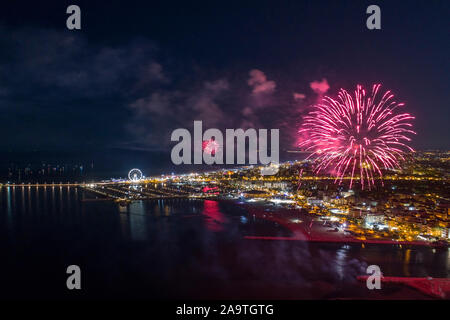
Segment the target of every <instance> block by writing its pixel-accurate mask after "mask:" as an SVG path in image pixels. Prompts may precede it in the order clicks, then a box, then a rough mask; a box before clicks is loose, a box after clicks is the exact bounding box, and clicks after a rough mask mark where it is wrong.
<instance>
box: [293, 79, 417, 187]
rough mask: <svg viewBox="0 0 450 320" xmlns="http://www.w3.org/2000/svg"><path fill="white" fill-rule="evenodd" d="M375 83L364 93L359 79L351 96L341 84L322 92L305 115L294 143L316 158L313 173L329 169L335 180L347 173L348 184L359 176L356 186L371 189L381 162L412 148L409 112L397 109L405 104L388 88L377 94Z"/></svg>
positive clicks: (389, 164)
mask: <svg viewBox="0 0 450 320" xmlns="http://www.w3.org/2000/svg"><path fill="white" fill-rule="evenodd" d="M380 87H381V85H379V84H377V85H374V86H373V87H372V92H371V93H370V94H368V93H366V91H365V89H364V88H363V87H362V86H361V85H358V86H357V87H356V90H355V93H354V95H353V96H352V95H350V94H349V93H348V92H347V91H346V90H344V89H341V90H340V91H339V94H338V98H337V99H333V98H330V97H324V98H323V100H322V101H321V102H320V103H319V104H317V105H315V106H314V107H313V110H312V111H311V112H310V113H309V114H308V115H307V116H306V117H305V118H304V122H303V124H302V126H301V128H300V130H299V133H300V135H301V137H302V138H301V141H300V143H299V146H300V148H303V149H304V150H306V151H310V152H311V155H310V156H309V157H308V158H311V157H314V158H315V161H314V171H315V173H318V172H320V171H324V170H327V169H328V170H332V172H333V173H334V175H335V176H336V180H335V183H336V182H339V184H341V183H342V180H343V179H344V178H345V177H346V176H347V177H350V188H351V187H352V184H353V180H354V179H356V178H359V180H360V181H361V188H362V189H364V188H365V186H368V188H369V189H370V187H371V186H372V185H374V184H375V182H374V176H378V177H380V178H382V177H383V175H382V169H383V168H387V169H393V168H398V167H399V161H400V160H401V159H404V154H405V152H407V151H411V152H413V151H414V150H413V149H412V148H411V147H410V146H409V145H408V143H409V142H410V141H411V139H410V138H409V135H412V134H415V132H414V131H412V130H411V129H410V128H411V127H412V124H411V123H410V121H411V120H412V119H414V117H413V116H411V115H410V114H408V113H401V112H399V109H401V107H403V106H404V104H403V103H397V102H396V101H394V95H393V94H392V93H391V92H390V91H387V92H385V93H384V94H381V93H380V92H379V91H380Z"/></svg>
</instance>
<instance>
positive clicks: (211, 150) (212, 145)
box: [202, 139, 220, 156]
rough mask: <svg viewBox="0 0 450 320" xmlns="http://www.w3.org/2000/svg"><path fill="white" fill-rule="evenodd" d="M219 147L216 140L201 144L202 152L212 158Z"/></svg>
mask: <svg viewBox="0 0 450 320" xmlns="http://www.w3.org/2000/svg"><path fill="white" fill-rule="evenodd" d="M219 148H220V145H219V143H218V142H217V141H216V140H213V139H211V140H205V141H203V143H202V149H203V152H205V153H207V154H210V155H211V156H214V155H215V154H216V152H217V151H218V150H219Z"/></svg>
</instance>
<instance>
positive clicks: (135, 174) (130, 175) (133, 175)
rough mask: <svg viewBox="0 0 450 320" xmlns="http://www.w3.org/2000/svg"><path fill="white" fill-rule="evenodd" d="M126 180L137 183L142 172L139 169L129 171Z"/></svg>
mask: <svg viewBox="0 0 450 320" xmlns="http://www.w3.org/2000/svg"><path fill="white" fill-rule="evenodd" d="M128 179H130V180H131V181H139V180H141V179H142V171H141V170H139V169H131V170H130V172H128Z"/></svg>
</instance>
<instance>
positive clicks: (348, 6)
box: [0, 0, 450, 161]
mask: <svg viewBox="0 0 450 320" xmlns="http://www.w3.org/2000/svg"><path fill="white" fill-rule="evenodd" d="M70 4H77V5H79V6H80V8H81V17H82V18H81V28H82V29H81V30H74V31H71V30H68V29H67V28H66V19H67V17H68V14H66V8H67V6H68V5H70ZM370 4H377V5H379V6H380V8H381V24H382V29H381V30H373V31H371V30H368V29H367V28H366V19H367V17H368V15H367V14H366V13H365V12H366V8H367V6H368V5H370ZM449 9H450V2H449V1H438V0H433V1H379V0H376V1H359V0H351V1H334V0H333V1H323V0H315V1H300V0H298V1H289V2H287V1H286V2H285V1H281V2H278V1H267V2H266V1H256V2H247V1H237V2H233V3H230V2H228V1H207V2H206V1H205V2H197V1H182V2H172V1H159V2H154V1H139V2H137V1H136V2H134V1H130V0H128V1H102V2H100V1H54V2H51V1H33V2H30V1H8V3H6V2H5V1H4V2H3V3H2V4H1V7H0V46H1V48H2V50H1V52H0V110H1V112H2V116H1V117H0V121H1V122H0V130H1V133H2V137H3V139H1V141H0V149H1V150H2V151H8V152H22V151H46V150H50V151H58V150H61V151H64V150H81V151H83V150H91V149H95V150H108V149H120V150H150V151H160V150H170V148H171V145H173V143H171V142H170V134H171V132H172V131H173V130H174V129H176V128H183V127H184V128H188V129H190V128H192V125H193V120H203V123H204V128H205V129H206V128H210V127H216V128H220V129H225V128H241V127H242V128H248V127H255V128H268V129H270V128H280V134H281V136H282V141H281V142H282V144H281V148H282V149H283V150H293V149H295V134H296V131H297V128H298V126H299V124H300V123H301V116H302V114H304V113H305V112H306V111H307V110H308V108H309V107H310V106H311V105H312V104H314V102H316V101H317V99H318V97H319V96H320V95H321V94H322V93H325V92H326V94H329V95H335V94H336V93H337V91H338V90H339V89H340V88H345V89H348V90H352V91H353V89H354V88H355V86H356V84H363V85H365V86H371V85H372V84H373V83H381V84H382V85H383V88H384V89H391V90H392V91H393V92H394V93H395V95H396V97H397V98H398V99H399V100H401V101H403V102H405V103H406V105H407V107H406V108H407V110H408V111H409V112H410V113H412V114H413V115H415V116H416V120H415V122H414V126H415V130H416V131H417V133H418V134H417V136H416V137H415V138H414V141H413V143H412V145H413V146H414V147H416V148H419V149H425V148H442V149H447V148H448V147H449V143H450V135H449V127H450V126H449V115H450V111H449V110H450V105H449V102H450V101H449V92H450V85H449V74H450V69H449V57H450V45H449V39H450V37H449V30H450V28H449V27H450V23H449V21H450V19H449V13H450V10H449ZM328 87H329V88H328ZM321 90H322V91H321ZM167 161H170V159H167Z"/></svg>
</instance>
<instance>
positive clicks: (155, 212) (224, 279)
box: [0, 186, 450, 298]
mask: <svg viewBox="0 0 450 320" xmlns="http://www.w3.org/2000/svg"><path fill="white" fill-rule="evenodd" d="M83 199H84V200H86V201H82V200H83ZM0 228H1V230H0V231H1V233H0V236H1V237H2V238H1V239H2V240H4V241H3V243H4V247H5V248H4V249H5V251H6V252H9V253H8V254H9V256H7V258H9V259H10V260H11V262H10V263H11V266H9V268H11V269H7V268H8V266H6V267H5V266H0V271H1V272H2V273H3V274H11V272H15V270H18V267H17V266H21V265H27V264H28V265H29V264H31V266H33V265H35V264H36V263H37V261H40V259H41V258H40V257H41V256H45V257H46V260H45V261H49V262H46V263H48V266H46V268H47V267H50V268H53V266H55V268H56V266H58V265H60V264H61V265H66V264H72V263H74V262H73V260H77V261H81V262H83V263H84V264H85V265H86V266H91V265H93V267H92V268H93V269H99V270H100V271H98V272H100V273H101V274H102V272H105V271H104V270H105V268H108V266H109V265H115V266H120V267H115V268H122V269H120V270H121V271H120V272H119V271H117V270H116V271H114V272H119V274H115V273H113V271H110V272H111V273H108V274H107V276H106V275H105V280H104V281H105V283H109V282H108V281H111V277H114V276H115V277H118V278H119V279H120V276H122V277H123V275H125V274H127V275H128V274H134V275H133V277H134V276H135V277H136V279H135V280H136V283H140V282H141V281H142V282H143V283H147V284H149V285H150V284H151V286H155V288H159V289H161V288H162V287H165V286H167V285H170V286H171V287H174V288H176V289H173V290H174V292H180V294H181V293H182V292H184V293H185V294H186V295H190V294H192V292H191V291H189V290H194V289H188V287H189V288H191V287H194V288H195V286H196V285H199V284H200V285H199V289H198V290H200V288H202V285H204V286H206V287H208V288H209V286H211V285H212V283H215V284H216V285H217V286H222V287H227V288H228V290H230V291H224V292H229V293H230V292H231V293H230V294H234V292H235V291H240V292H241V293H242V294H244V293H245V292H246V291H245V290H241V289H237V288H241V287H242V286H244V287H245V286H247V287H250V288H252V286H253V285H254V284H258V286H260V285H263V284H264V285H265V284H267V287H268V288H269V287H270V288H272V287H276V286H278V285H280V284H283V286H284V285H286V286H289V285H290V286H292V288H294V289H289V290H287V292H284V291H283V293H282V294H281V293H279V294H280V297H288V298H291V295H293V296H292V297H294V298H295V297H298V295H300V297H303V296H302V295H305V297H307V298H310V297H312V298H317V297H316V296H308V295H307V293H305V291H304V290H303V291H302V292H303V293H297V292H296V293H292V290H297V289H295V288H305V287H306V288H310V287H311V286H316V284H315V283H316V282H317V281H319V279H326V281H330V282H331V283H333V285H338V286H341V285H342V284H344V285H345V284H352V283H353V282H354V279H355V277H356V276H358V275H361V274H363V273H364V271H365V270H366V267H367V266H368V265H371V264H376V265H379V266H380V267H381V270H382V272H383V274H385V275H393V276H414V277H424V276H433V277H449V273H450V270H449V269H450V251H449V250H438V251H436V252H432V250H430V249H427V248H403V249H400V248H393V247H390V246H369V245H368V246H366V248H364V249H363V248H361V247H360V246H352V245H342V244H340V245H336V244H313V243H304V242H296V241H252V240H243V236H245V235H249V233H250V235H251V233H252V232H259V233H263V234H265V233H268V232H271V233H273V234H270V235H276V234H277V233H278V232H282V230H280V229H279V226H275V225H274V224H273V223H272V222H270V221H259V220H258V219H254V217H251V216H247V215H246V213H245V212H243V211H242V210H238V208H237V207H236V206H235V205H234V204H230V203H223V202H218V201H212V200H206V201H200V200H188V199H177V200H154V201H134V202H132V203H130V204H129V205H128V206H127V207H126V208H125V209H124V208H122V209H121V207H120V206H119V204H117V203H114V202H111V201H101V200H96V201H90V200H89V199H88V198H87V194H85V192H84V191H83V190H81V189H78V188H73V187H59V186H55V187H47V188H44V187H42V188H37V189H36V188H30V187H24V188H12V187H9V188H0ZM17 252H19V253H17ZM14 259H15V260H14ZM43 261H44V260H43ZM24 268H25V267H24ZM2 269H3V270H2ZM43 272H44V271H43ZM52 272H53V273H55V272H56V273H57V271H52ZM92 272H93V271H92ZM96 277H97V278H99V279H102V277H101V276H99V275H97V274H96ZM230 279H231V280H230ZM232 279H238V280H236V282H233V281H232ZM99 281H100V280H99ZM193 282H195V284H194V283H193ZM127 283H128V280H127V279H124V280H123V283H122V285H123V286H126V285H127ZM183 284H186V287H180V286H182V285H183ZM158 285H159V286H158ZM41 287H42V286H41ZM155 290H156V289H155ZM183 290H184V291H183ZM166 291H167V290H166ZM205 292H207V291H205ZM270 292H273V294H275V293H277V292H278V291H277V290H276V289H273V290H272V289H270V290H269V289H268V290H267V292H265V291H264V290H262V291H261V290H257V289H255V291H254V292H253V291H251V290H250V289H248V291H247V293H248V294H249V297H259V296H258V295H259V294H263V293H264V294H267V295H269V293H270ZM306 292H308V291H306ZM311 292H313V291H311ZM171 294H172V293H171V292H166V295H167V296H170V295H171ZM252 294H254V295H255V296H252ZM319 297H320V296H319Z"/></svg>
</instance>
